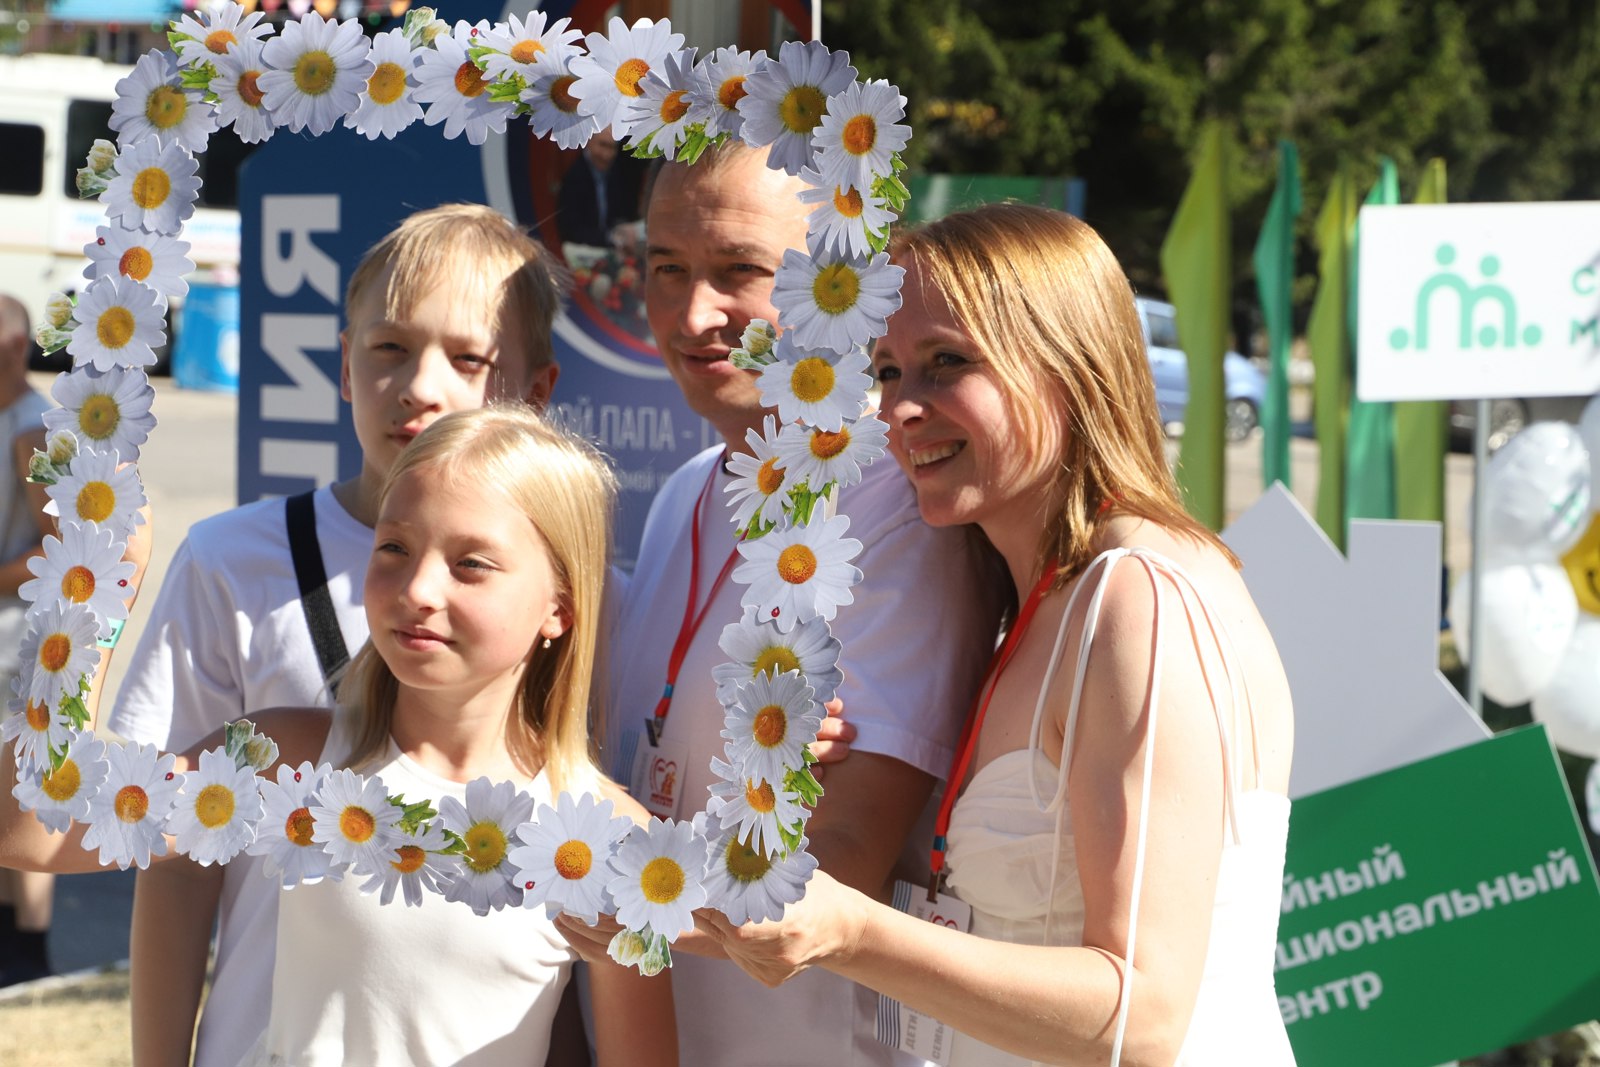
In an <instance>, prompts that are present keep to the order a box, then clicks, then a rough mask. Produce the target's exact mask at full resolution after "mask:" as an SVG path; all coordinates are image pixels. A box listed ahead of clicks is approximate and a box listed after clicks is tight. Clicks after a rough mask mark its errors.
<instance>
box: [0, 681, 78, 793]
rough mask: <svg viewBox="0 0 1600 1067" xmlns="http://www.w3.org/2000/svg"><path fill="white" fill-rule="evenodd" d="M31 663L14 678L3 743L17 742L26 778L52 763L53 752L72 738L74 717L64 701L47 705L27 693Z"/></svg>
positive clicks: (0, 733)
mask: <svg viewBox="0 0 1600 1067" xmlns="http://www.w3.org/2000/svg"><path fill="white" fill-rule="evenodd" d="M31 673H32V667H31V665H28V664H24V667H23V670H22V671H20V672H19V673H18V674H17V676H16V677H15V678H13V679H11V692H12V697H11V699H10V700H8V701H7V702H6V712H7V715H6V720H5V722H4V723H0V744H5V743H8V742H12V741H15V742H16V747H15V748H14V749H12V751H13V752H14V753H15V754H16V760H17V773H18V774H19V775H21V776H23V777H26V776H27V775H30V774H33V773H34V772H36V771H42V770H44V769H45V768H47V767H49V766H50V752H51V750H52V749H55V750H57V751H59V750H60V749H62V748H64V747H66V744H67V742H68V741H70V740H72V720H71V719H70V718H68V717H67V713H66V712H65V711H63V710H62V709H61V704H60V702H59V701H58V702H56V703H55V704H46V703H45V702H44V701H42V700H34V699H33V698H32V697H30V696H28V695H27V691H28V687H29V685H30V684H31V682H30V681H29V675H30V674H31Z"/></svg>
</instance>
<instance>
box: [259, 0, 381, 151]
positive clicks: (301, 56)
mask: <svg viewBox="0 0 1600 1067" xmlns="http://www.w3.org/2000/svg"><path fill="white" fill-rule="evenodd" d="M367 51H368V46H367V38H366V35H365V34H363V33H362V32H361V25H360V24H359V23H358V22H356V20H354V19H346V20H345V21H344V22H331V21H329V20H327V19H324V18H323V17H322V16H321V15H319V14H317V13H316V12H315V11H312V12H308V13H307V14H306V15H304V16H302V17H301V18H300V21H298V22H286V23H284V24H283V30H282V31H281V32H280V33H279V34H278V36H276V37H274V38H272V40H270V41H268V42H267V44H266V47H265V48H264V49H262V52H261V57H262V59H264V60H266V63H267V68H268V69H267V72H266V73H265V74H263V75H261V77H260V79H258V82H257V84H258V85H260V87H261V92H262V94H263V96H262V103H263V104H264V105H266V108H267V110H268V111H270V112H272V119H273V122H274V123H275V124H277V125H279V126H287V127H288V128H289V132H290V133H299V132H300V131H301V130H309V131H310V132H311V135H312V136H313V137H318V136H321V135H322V134H325V133H327V132H328V131H329V130H331V129H333V127H334V125H335V124H336V123H337V122H338V121H339V120H340V119H342V118H343V117H344V116H345V115H347V114H349V113H350V112H352V111H354V110H355V109H356V103H357V101H358V100H359V98H360V93H361V86H362V84H363V83H364V82H365V81H366V80H367V76H368V75H369V74H371V73H372V60H371V59H369V58H368V56H367Z"/></svg>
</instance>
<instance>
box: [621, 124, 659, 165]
mask: <svg viewBox="0 0 1600 1067" xmlns="http://www.w3.org/2000/svg"><path fill="white" fill-rule="evenodd" d="M658 132H659V131H657V130H651V131H650V132H649V133H647V134H645V136H644V139H643V140H641V141H635V142H633V143H632V144H630V145H629V146H628V154H629V155H631V156H632V157H633V158H634V159H655V158H657V157H659V156H662V155H665V153H664V152H662V151H661V149H659V148H657V147H656V146H655V145H654V144H653V143H652V142H653V141H654V140H655V136H656V134H657V133H658Z"/></svg>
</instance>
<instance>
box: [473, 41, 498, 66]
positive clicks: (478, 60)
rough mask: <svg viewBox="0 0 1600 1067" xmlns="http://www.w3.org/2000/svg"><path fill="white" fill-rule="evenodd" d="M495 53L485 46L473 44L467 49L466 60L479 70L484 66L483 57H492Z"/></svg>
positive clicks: (494, 50)
mask: <svg viewBox="0 0 1600 1067" xmlns="http://www.w3.org/2000/svg"><path fill="white" fill-rule="evenodd" d="M496 52H497V50H496V49H493V48H490V47H489V46H488V45H486V44H475V45H473V46H472V47H471V48H469V49H467V58H468V59H470V60H472V62H473V64H474V65H476V66H478V67H480V68H481V67H482V66H483V65H484V62H483V59H484V56H489V55H494V54H496Z"/></svg>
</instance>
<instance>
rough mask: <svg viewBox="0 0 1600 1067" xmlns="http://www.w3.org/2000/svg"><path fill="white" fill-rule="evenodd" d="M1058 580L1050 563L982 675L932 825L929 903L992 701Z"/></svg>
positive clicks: (936, 890)
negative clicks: (1035, 614)
mask: <svg viewBox="0 0 1600 1067" xmlns="http://www.w3.org/2000/svg"><path fill="white" fill-rule="evenodd" d="M1055 580H1056V565H1055V564H1054V563H1051V564H1049V565H1048V566H1046V567H1045V569H1044V573H1043V574H1042V575H1040V576H1039V582H1038V584H1037V585H1035V586H1034V587H1033V592H1031V593H1029V594H1028V599H1027V600H1026V601H1024V602H1023V605H1022V610H1021V611H1019V612H1017V621H1016V622H1015V623H1014V624H1012V627H1011V630H1010V632H1009V633H1007V634H1006V639H1005V641H1004V642H1002V643H1001V645H1000V648H999V649H998V650H996V652H995V654H994V656H993V658H991V659H990V660H989V669H988V670H987V671H985V672H984V675H983V685H982V686H980V687H979V688H978V695H977V696H976V697H974V698H973V701H972V710H971V711H970V712H968V713H967V722H966V725H965V726H963V727H962V728H961V744H960V747H958V748H957V749H956V759H955V763H953V764H952V765H951V767H950V777H948V778H946V779H945V783H944V797H943V799H942V800H940V801H939V816H938V818H937V819H936V820H935V821H934V824H933V848H932V850H931V851H930V852H929V854H928V865H929V869H930V872H931V877H930V878H929V879H928V899H929V900H933V899H934V898H935V896H936V895H937V894H938V892H939V878H940V876H941V875H942V874H943V873H944V851H945V834H947V833H948V832H949V830H950V813H951V812H952V811H954V810H955V806H956V796H957V794H959V793H960V792H961V783H962V782H964V781H965V780H966V777H967V768H968V767H969V766H971V765H972V754H973V752H974V750H976V749H977V747H978V734H979V733H980V732H981V731H982V730H983V719H984V716H985V715H987V714H988V712H989V701H990V700H991V699H992V698H993V697H994V691H995V689H996V688H997V687H998V686H999V685H1000V675H1001V674H1002V673H1004V671H1005V669H1006V664H1008V663H1010V662H1011V657H1012V655H1013V654H1014V653H1015V652H1016V651H1017V646H1018V645H1019V644H1021V643H1022V635H1023V633H1024V632H1025V631H1026V630H1027V629H1028V624H1029V623H1030V622H1032V621H1033V616H1034V613H1035V612H1036V611H1038V610H1039V601H1041V600H1043V599H1044V595H1045V593H1046V592H1048V591H1049V589H1050V587H1051V586H1052V585H1053V584H1055Z"/></svg>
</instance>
